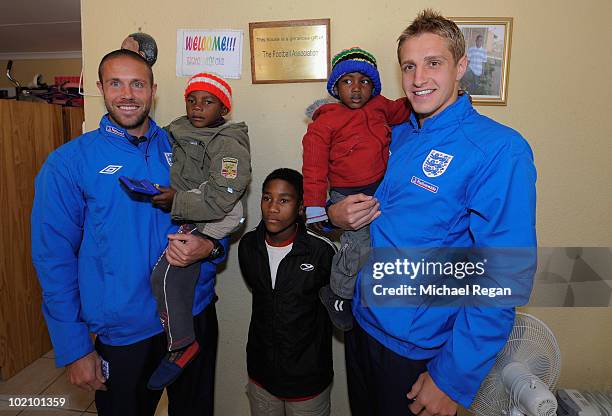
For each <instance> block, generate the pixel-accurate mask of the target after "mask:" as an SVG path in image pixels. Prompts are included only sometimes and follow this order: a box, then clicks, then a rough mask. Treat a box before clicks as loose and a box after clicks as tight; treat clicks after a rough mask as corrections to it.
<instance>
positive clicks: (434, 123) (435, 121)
mask: <svg viewBox="0 0 612 416" xmlns="http://www.w3.org/2000/svg"><path fill="white" fill-rule="evenodd" d="M473 111H475V110H474V108H473V107H472V103H471V102H470V97H469V96H468V95H467V94H463V95H460V96H459V97H457V101H455V102H454V103H452V104H451V105H449V106H448V107H446V108H445V109H444V110H443V111H442V112H441V113H440V114H436V115H435V116H433V117H430V118H427V119H425V120H424V121H423V127H421V128H419V122H418V120H417V118H416V114H415V113H414V112H413V113H411V114H410V120H409V122H410V124H411V125H412V127H413V128H414V129H416V130H423V131H430V130H439V129H444V128H446V127H448V126H450V125H453V124H458V123H459V122H460V121H461V120H463V119H464V118H465V117H466V116H467V115H468V114H469V113H471V112H473Z"/></svg>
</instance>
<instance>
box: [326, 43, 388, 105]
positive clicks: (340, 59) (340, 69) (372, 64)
mask: <svg viewBox="0 0 612 416" xmlns="http://www.w3.org/2000/svg"><path fill="white" fill-rule="evenodd" d="M351 72H359V73H361V74H363V75H365V76H367V77H369V78H370V79H371V80H372V84H373V85H374V89H373V90H372V97H374V96H376V95H378V94H380V91H381V89H382V85H381V84H380V75H379V74H378V69H376V58H375V57H374V55H372V54H371V53H370V52H368V51H366V50H363V49H361V48H360V47H358V46H354V47H352V48H349V49H345V50H343V51H341V52H340V53H338V54H337V55H336V56H334V58H333V59H332V72H331V74H330V75H329V78H328V79H327V92H329V93H330V95H331V96H332V97H334V98H338V99H339V97H338V94H337V93H336V92H335V91H334V87H335V86H336V83H337V82H338V80H339V79H340V78H342V76H344V75H346V74H350V73H351Z"/></svg>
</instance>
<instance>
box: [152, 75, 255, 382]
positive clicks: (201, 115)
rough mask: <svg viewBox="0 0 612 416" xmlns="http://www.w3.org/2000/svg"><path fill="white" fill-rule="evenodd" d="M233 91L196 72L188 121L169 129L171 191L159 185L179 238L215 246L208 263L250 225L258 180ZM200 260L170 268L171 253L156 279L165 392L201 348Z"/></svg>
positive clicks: (160, 200) (158, 373) (159, 376)
mask: <svg viewBox="0 0 612 416" xmlns="http://www.w3.org/2000/svg"><path fill="white" fill-rule="evenodd" d="M231 99H232V89H231V87H230V86H229V84H228V83H227V82H225V81H224V80H223V79H222V78H220V77H218V76H216V75H213V74H208V73H200V74H196V75H194V76H193V77H191V78H190V79H189V81H188V82H187V88H186V90H185V107H186V113H187V115H186V116H182V117H179V118H178V119H176V120H174V121H173V122H172V123H170V125H169V126H168V127H166V130H167V131H168V133H169V136H170V139H171V140H172V141H173V147H172V167H171V169H170V183H171V187H170V188H159V190H160V194H159V195H156V196H154V197H153V198H152V202H153V204H154V205H155V206H158V207H160V208H163V209H166V210H171V215H172V219H173V220H175V221H178V222H181V223H182V225H181V227H180V228H179V233H197V234H199V235H200V236H202V237H205V238H208V239H209V240H211V241H212V242H213V245H214V247H213V249H212V251H211V254H210V256H209V257H208V258H206V259H205V261H212V260H214V259H217V258H219V257H222V256H223V255H224V249H223V246H222V245H221V244H220V242H219V239H222V238H224V237H226V236H227V235H229V234H230V233H232V232H233V231H235V230H236V229H238V228H239V227H240V225H241V224H242V223H243V221H244V217H243V216H244V215H245V211H244V206H243V202H242V199H243V197H244V196H245V190H246V187H247V185H248V183H249V182H250V180H251V156H250V150H249V136H248V129H247V126H246V124H245V123H242V122H241V123H231V122H227V121H226V120H225V118H224V116H225V115H227V114H228V113H229V111H230V110H231ZM199 274H200V263H199V262H198V263H195V264H192V265H190V266H187V267H174V266H170V265H169V264H168V261H167V260H166V257H165V255H164V254H162V256H161V257H160V259H159V260H158V263H157V264H156V265H155V268H154V269H153V273H152V275H151V285H152V288H153V294H154V295H155V298H156V300H157V309H158V312H159V315H160V319H161V321H162V325H163V327H164V331H165V332H166V336H167V340H168V353H167V354H166V356H165V358H164V359H163V360H162V362H161V363H160V365H159V366H158V368H157V369H156V370H155V372H154V373H153V375H152V376H151V378H150V379H149V383H148V387H149V388H150V389H153V390H161V389H163V388H164V387H166V386H167V385H169V384H170V383H172V382H173V381H174V380H176V378H178V376H179V375H180V374H181V372H182V370H183V368H184V367H185V366H186V365H187V364H188V363H189V362H190V361H191V360H193V359H194V358H195V357H196V355H197V354H198V352H199V350H200V345H199V343H198V341H197V340H196V337H195V334H194V328H193V315H192V307H193V302H194V290H195V287H196V284H197V282H198V278H199Z"/></svg>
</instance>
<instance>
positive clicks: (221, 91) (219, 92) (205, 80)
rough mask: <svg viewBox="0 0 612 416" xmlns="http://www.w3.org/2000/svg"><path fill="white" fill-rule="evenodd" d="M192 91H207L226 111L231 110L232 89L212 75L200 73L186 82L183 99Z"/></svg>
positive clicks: (221, 79)
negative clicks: (219, 101)
mask: <svg viewBox="0 0 612 416" xmlns="http://www.w3.org/2000/svg"><path fill="white" fill-rule="evenodd" d="M193 91H207V92H209V93H211V94H212V95H214V96H215V97H217V98H218V99H219V100H221V102H222V103H223V105H224V106H225V107H227V111H231V109H232V87H230V86H229V84H228V83H227V82H226V81H225V80H224V79H223V78H220V77H218V76H217V75H214V74H209V73H206V72H200V73H199V74H195V75H194V76H192V77H191V78H189V81H187V88H185V99H187V96H188V95H189V94H190V93H191V92H193Z"/></svg>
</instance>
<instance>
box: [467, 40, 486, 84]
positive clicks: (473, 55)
mask: <svg viewBox="0 0 612 416" xmlns="http://www.w3.org/2000/svg"><path fill="white" fill-rule="evenodd" d="M485 62H487V50H486V49H485V48H479V47H477V46H471V47H470V48H469V49H468V66H469V67H470V70H471V71H472V72H473V73H474V75H476V76H478V77H479V76H481V75H482V67H483V66H484V63H485Z"/></svg>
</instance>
